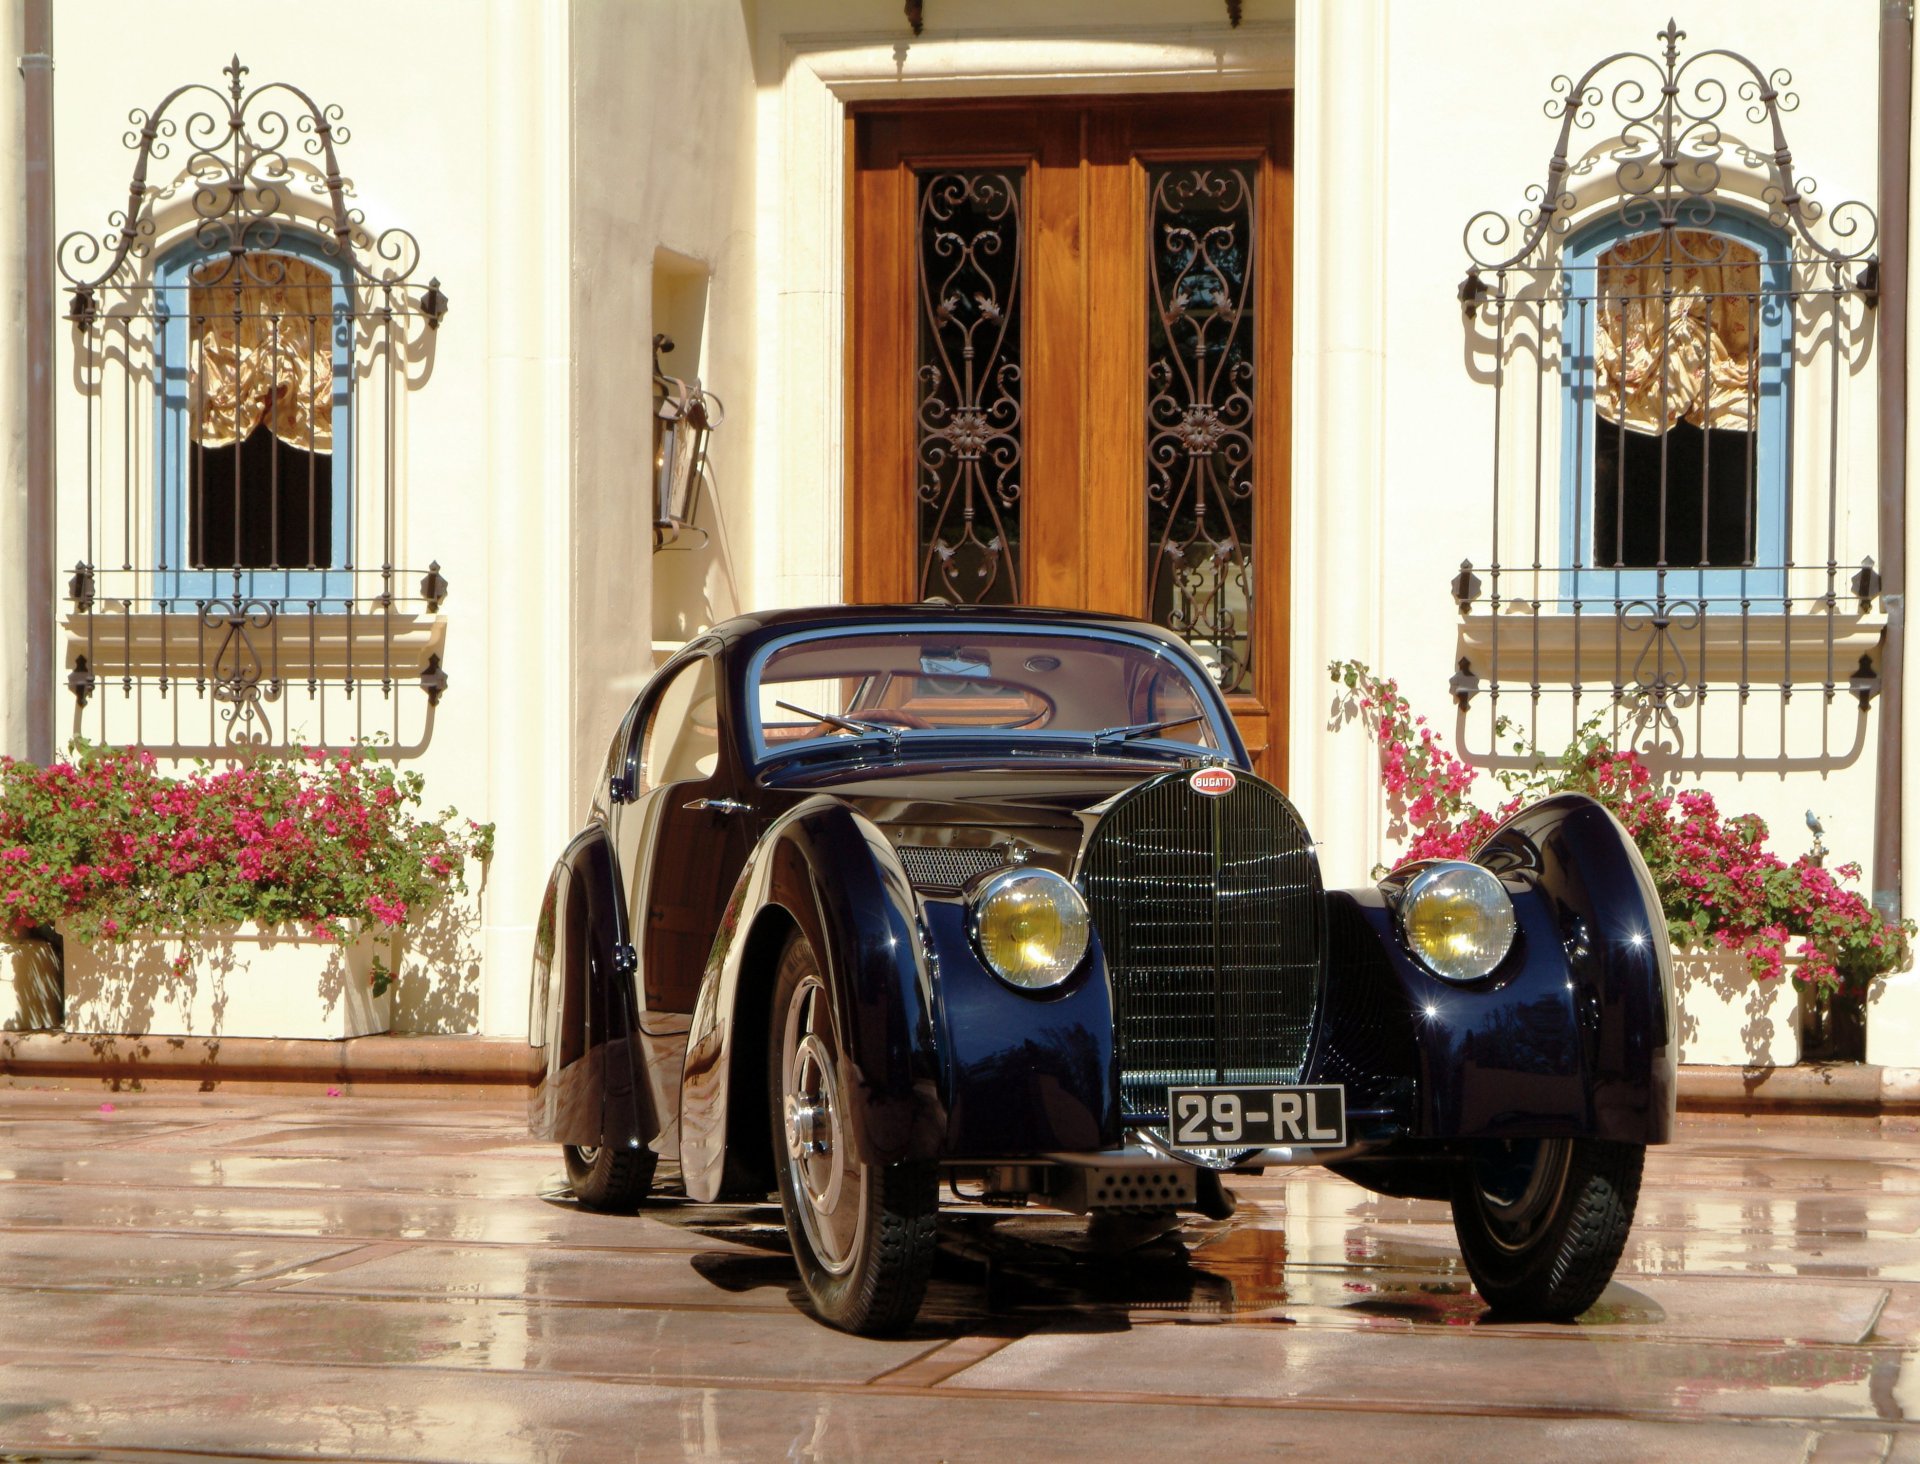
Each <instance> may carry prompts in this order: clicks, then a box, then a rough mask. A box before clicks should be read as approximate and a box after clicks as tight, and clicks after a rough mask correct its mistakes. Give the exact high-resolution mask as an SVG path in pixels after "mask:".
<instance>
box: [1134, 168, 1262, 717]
mask: <svg viewBox="0 0 1920 1464" xmlns="http://www.w3.org/2000/svg"><path fill="white" fill-rule="evenodd" d="M1147 178H1148V206H1147V220H1148V222H1147V227H1148V261H1149V265H1148V272H1147V591H1148V604H1149V605H1150V606H1151V613H1152V616H1153V618H1154V619H1155V620H1156V621H1157V622H1159V623H1160V624H1161V625H1164V626H1166V627H1167V628H1168V629H1170V630H1172V631H1175V632H1176V633H1178V634H1179V635H1181V636H1184V637H1185V638H1186V639H1187V641H1188V642H1189V643H1190V644H1191V645H1192V646H1193V648H1194V649H1195V650H1196V651H1197V652H1198V653H1199V654H1200V656H1201V658H1202V659H1203V660H1205V661H1206V662H1207V664H1208V665H1209V666H1210V667H1211V668H1212V669H1213V673H1214V676H1215V679H1216V680H1218V682H1219V683H1220V686H1221V688H1222V689H1223V690H1226V691H1251V690H1253V542H1254V541H1253V524H1254V501H1253V500H1254V495H1253V474H1254V456H1255V442H1254V421H1253V419H1254V360H1255V349H1256V340H1255V327H1256V324H1257V322H1256V321H1255V318H1254V303H1253V287H1254V280H1253V252H1254V238H1253V228H1254V165H1253V164H1252V163H1206V164H1199V165H1196V164H1192V163H1178V164H1165V165H1158V166H1154V167H1152V168H1149V169H1148V172H1147Z"/></svg>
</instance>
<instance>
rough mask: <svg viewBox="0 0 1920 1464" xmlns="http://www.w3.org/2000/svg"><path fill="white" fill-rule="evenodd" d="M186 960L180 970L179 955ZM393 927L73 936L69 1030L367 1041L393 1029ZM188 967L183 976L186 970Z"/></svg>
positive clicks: (69, 943)
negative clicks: (332, 934) (385, 974)
mask: <svg viewBox="0 0 1920 1464" xmlns="http://www.w3.org/2000/svg"><path fill="white" fill-rule="evenodd" d="M182 955H184V956H185V957H186V961H185V965H184V966H183V967H179V968H178V969H177V968H176V962H177V961H178V959H179V957H181V956H182ZM376 955H377V956H379V957H380V959H381V960H383V961H384V962H385V963H386V964H387V966H388V968H389V969H391V968H392V966H393V964H394V954H393V952H392V951H391V950H390V949H389V945H388V935H387V933H386V932H384V931H383V932H380V933H379V934H377V935H376V933H375V932H374V931H372V930H368V929H362V930H360V931H359V933H358V934H357V935H356V936H355V937H354V939H353V940H351V941H349V942H347V943H345V944H341V943H337V942H331V941H323V940H316V939H314V938H312V937H311V936H307V935H304V934H296V933H293V932H291V931H289V930H286V929H284V928H281V929H276V928H271V927H269V928H264V929H263V928H262V927H260V926H258V925H256V924H254V923H253V922H252V921H246V922H243V923H241V924H239V925H234V926H226V927H220V928H216V929H213V930H209V931H207V932H206V933H204V934H203V935H201V936H199V937H198V938H196V939H194V940H185V939H183V938H181V937H179V936H171V937H168V936H153V937H141V938H136V939H133V940H129V941H124V942H122V941H113V940H100V941H91V942H89V941H80V940H76V939H75V938H74V937H72V936H71V935H69V936H68V937H67V938H66V1008H67V1010H66V1030H67V1031H69V1032H88V1033H117V1034H147V1033H151V1034H154V1035H156V1036H188V1037H307V1038H329V1039H331V1038H341V1037H365V1036H367V1035H369V1034H370V1033H374V1032H385V1031H387V1030H388V1028H389V1027H390V1026H391V1025H392V1012H393V993H392V991H391V989H389V990H388V991H387V992H386V993H384V994H383V995H381V996H378V997H376V996H375V995H374V994H373V985H372V982H373V962H374V958H375V956H376ZM181 971H183V972H184V974H180V972H181Z"/></svg>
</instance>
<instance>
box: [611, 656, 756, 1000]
mask: <svg viewBox="0 0 1920 1464" xmlns="http://www.w3.org/2000/svg"><path fill="white" fill-rule="evenodd" d="M716 687H717V677H716V666H715V662H714V658H713V657H712V656H711V655H702V656H698V657H695V658H694V659H693V660H691V661H689V662H687V663H686V664H685V665H684V666H682V667H680V668H679V669H678V670H677V671H675V672H674V673H673V674H672V675H671V676H669V677H668V678H667V679H666V680H665V681H664V682H663V683H662V684H661V685H660V686H659V687H658V689H657V690H656V691H655V693H654V694H653V696H652V698H651V701H650V703H649V704H648V705H647V706H645V707H644V708H642V709H641V716H640V719H639V721H638V723H637V725H636V726H635V728H634V730H633V734H632V735H633V741H632V744H631V749H630V755H629V758H628V763H627V766H628V769H629V772H628V774H627V777H628V778H629V780H630V783H629V787H630V792H629V793H628V802H627V803H626V804H625V805H624V806H620V807H617V808H616V811H615V815H614V824H615V844H616V847H617V849H618V851H619V858H620V861H621V868H622V871H623V872H624V873H625V874H626V875H627V889H628V904H627V913H628V929H629V930H631V931H632V932H633V939H634V942H635V944H636V946H637V947H638V953H639V961H640V981H639V988H640V992H641V996H642V1001H643V1007H644V1011H643V1016H642V1026H643V1028H645V1029H646V1030H647V1031H648V1032H650V1033H654V1034H656V1035H664V1034H666V1033H667V1032H670V1031H678V1032H684V1031H685V1023H684V1021H683V1020H682V1021H674V1020H671V1019H673V1018H685V1017H686V1016H687V1015H689V1014H691V1013H692V1011H693V1003H694V998H695V997H696V996H697V995H698V993H699V990H700V976H701V973H702V971H703V970H704V969H705V967H706V960H707V953H708V951H709V950H710V949H711V948H712V946H713V937H714V933H715V931H717V930H718V929H719V926H720V914H721V910H722V908H723V907H724V906H725V904H726V899H727V894H728V892H729V891H730V890H731V889H732V888H733V882H734V880H735V879H736V878H737V877H738V876H739V873H740V869H741V866H742V865H744V864H745V863H746V858H747V852H748V847H749V846H748V837H749V830H748V828H747V821H746V817H745V814H746V810H745V807H744V806H743V805H739V804H737V803H736V800H735V796H734V795H735V794H736V793H737V791H738V790H737V789H736V788H735V787H734V786H733V772H732V769H731V767H730V766H729V765H728V762H727V759H726V758H725V757H724V755H723V748H722V746H721V738H720V727H719V717H718V712H719V701H718V697H717V695H716ZM660 1018H666V1019H669V1020H665V1021H662V1020H657V1019H660Z"/></svg>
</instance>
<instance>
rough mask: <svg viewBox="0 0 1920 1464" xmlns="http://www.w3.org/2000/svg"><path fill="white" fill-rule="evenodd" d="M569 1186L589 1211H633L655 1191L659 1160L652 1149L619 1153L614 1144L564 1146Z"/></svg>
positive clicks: (620, 1151)
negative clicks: (655, 1169)
mask: <svg viewBox="0 0 1920 1464" xmlns="http://www.w3.org/2000/svg"><path fill="white" fill-rule="evenodd" d="M561 1154H562V1155H563V1156H564V1157H565V1159H566V1161H567V1183H568V1184H569V1185H571V1186H572V1187H573V1197H574V1198H575V1199H576V1200H578V1201H579V1202H580V1203H581V1204H583V1205H585V1206H586V1207H587V1208H588V1209H589V1210H632V1209H635V1208H637V1207H638V1206H639V1204H640V1202H641V1201H642V1200H644V1199H645V1198H646V1197H647V1191H648V1190H650V1189H651V1188H653V1167H654V1164H655V1163H656V1162H657V1161H658V1158H659V1156H658V1155H656V1154H655V1153H654V1152H653V1150H651V1149H617V1148H615V1147H614V1146H613V1145H611V1144H598V1145H592V1146H589V1145H586V1144H563V1145H562V1146H561Z"/></svg>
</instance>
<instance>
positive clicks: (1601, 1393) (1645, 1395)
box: [943, 1322, 1911, 1421]
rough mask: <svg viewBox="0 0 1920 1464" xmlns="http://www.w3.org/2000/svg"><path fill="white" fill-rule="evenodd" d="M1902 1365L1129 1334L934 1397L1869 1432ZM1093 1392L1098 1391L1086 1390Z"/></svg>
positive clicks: (1754, 1354)
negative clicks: (1673, 1420) (1583, 1417)
mask: <svg viewBox="0 0 1920 1464" xmlns="http://www.w3.org/2000/svg"><path fill="white" fill-rule="evenodd" d="M1910 1364H1911V1358H1910V1356H1908V1355H1905V1354H1903V1353H1902V1352H1901V1351H1900V1350H1898V1349H1893V1348H1884V1349H1870V1348H1841V1347H1816V1346H1782V1347H1766V1346H1754V1345H1742V1344H1730V1343H1729V1344H1722V1345H1719V1346H1713V1347H1701V1346H1698V1345H1695V1344H1692V1343H1688V1344H1684V1345H1678V1346H1676V1345H1673V1344H1668V1343H1660V1342H1642V1343H1639V1344H1637V1345H1635V1346H1633V1347H1619V1346H1603V1345H1601V1344H1600V1343H1598V1342H1596V1341H1595V1340H1594V1339H1593V1338H1592V1337H1591V1336H1589V1335H1587V1334H1586V1333H1584V1332H1582V1331H1579V1330H1577V1329H1570V1330H1569V1331H1568V1333H1567V1334H1566V1335H1565V1336H1564V1337H1555V1338H1552V1339H1543V1338H1541V1337H1539V1336H1525V1337H1508V1336H1491V1335H1471V1336H1468V1335H1456V1334H1452V1333H1428V1334H1425V1335H1419V1336H1396V1335H1390V1334H1389V1335H1376V1334H1366V1333H1352V1332H1339V1331H1317V1330H1314V1329H1309V1328H1288V1327H1269V1328H1254V1327H1239V1326H1199V1327H1194V1326H1184V1327H1183V1326H1178V1325H1159V1326H1146V1327H1137V1328H1134V1329H1132V1330H1131V1331H1126V1332H1122V1333H1111V1332H1108V1333H1093V1334H1086V1333H1079V1332H1076V1331H1075V1330H1073V1328H1072V1325H1071V1323H1064V1322H1063V1323H1062V1324H1060V1325H1058V1326H1057V1327H1055V1328H1054V1329H1052V1330H1050V1331H1048V1332H1047V1333H1044V1334H1040V1335H1035V1336H1031V1337H1026V1338H1022V1339H1020V1340H1018V1341H1015V1342H1013V1343H1011V1344H1009V1345H1008V1346H1007V1347H1005V1348H1003V1349H1002V1350H1001V1351H999V1352H997V1353H995V1354H994V1355H993V1356H992V1357H990V1358H988V1359H986V1360H985V1361H983V1362H980V1363H977V1364H975V1365H974V1366H972V1367H970V1368H968V1369H966V1370H965V1371H964V1372H961V1373H959V1374H957V1375H956V1376H955V1377H953V1378H951V1379H949V1380H948V1381H947V1382H946V1383H945V1384H943V1386H944V1387H948V1388H967V1389H976V1390H978V1389H991V1390H996V1391H1008V1392H1019V1393H1053V1392H1060V1393H1067V1394H1072V1393H1077V1392H1082V1391H1085V1390H1086V1389H1088V1388H1089V1387H1095V1388H1097V1389H1098V1390H1099V1391H1101V1392H1106V1393H1116V1394H1147V1395H1152V1396H1163V1397H1177V1398H1202V1397H1213V1398H1242V1399H1260V1400H1268V1401H1275V1402H1279V1401H1286V1402H1299V1403H1311V1402H1313V1401H1314V1400H1316V1399H1320V1398H1337V1399H1339V1400H1340V1401H1341V1402H1342V1403H1343V1404H1345V1405H1347V1406H1354V1405H1356V1404H1363V1405H1374V1406H1379V1407H1406V1408H1411V1407H1419V1406H1422V1405H1423V1404H1426V1405H1430V1404H1432V1403H1433V1402H1434V1400H1437V1399H1444V1400H1445V1404H1446V1407H1447V1408H1448V1409H1449V1410H1456V1409H1465V1410H1471V1411H1477V1412H1486V1413H1505V1412H1507V1411H1509V1410H1513V1411H1527V1410H1534V1411H1548V1410H1553V1411H1570V1412H1575V1413H1594V1414H1606V1413H1610V1412H1628V1413H1635V1414H1642V1413H1672V1414H1675V1415H1680V1416H1698V1415H1701V1414H1706V1415H1717V1416H1723V1417H1745V1418H1803V1419H1843V1418H1852V1419H1864V1420H1869V1421H1871V1420H1873V1419H1875V1418H1877V1417H1879V1416H1880V1414H1879V1406H1880V1404H1879V1401H1878V1400H1877V1399H1876V1396H1875V1394H1876V1390H1878V1391H1880V1392H1884V1391H1885V1389H1886V1387H1887V1386H1888V1384H1890V1382H1891V1380H1892V1379H1893V1378H1894V1377H1896V1376H1897V1375H1898V1374H1899V1372H1900V1370H1901V1368H1902V1366H1903V1365H1910ZM1095 1379H1097V1382H1093V1381H1090V1380H1095Z"/></svg>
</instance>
